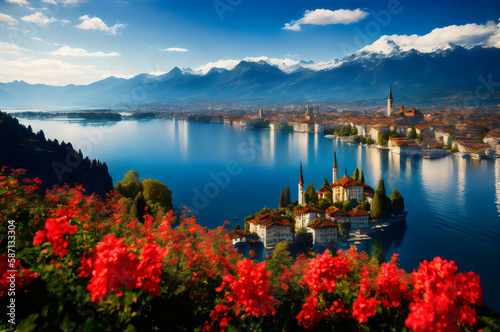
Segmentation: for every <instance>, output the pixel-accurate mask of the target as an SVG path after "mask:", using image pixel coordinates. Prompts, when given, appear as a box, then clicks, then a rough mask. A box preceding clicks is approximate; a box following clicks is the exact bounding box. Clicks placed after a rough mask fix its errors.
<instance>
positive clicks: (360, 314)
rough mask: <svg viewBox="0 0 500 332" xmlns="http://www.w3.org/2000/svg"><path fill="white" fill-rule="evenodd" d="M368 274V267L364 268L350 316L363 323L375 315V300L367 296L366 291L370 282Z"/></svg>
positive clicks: (377, 302)
mask: <svg viewBox="0 0 500 332" xmlns="http://www.w3.org/2000/svg"><path fill="white" fill-rule="evenodd" d="M369 275H370V269H369V268H368V267H365V268H364V271H363V275H362V277H361V280H360V282H359V284H360V287H359V293H358V298H357V299H356V301H354V304H353V305H352V317H353V318H356V319H357V320H358V322H359V323H364V322H367V321H368V317H370V316H372V315H375V314H376V313H377V304H379V303H380V301H377V299H375V298H374V297H370V298H367V297H366V291H367V290H368V291H369V290H370V284H369V281H368V276H369Z"/></svg>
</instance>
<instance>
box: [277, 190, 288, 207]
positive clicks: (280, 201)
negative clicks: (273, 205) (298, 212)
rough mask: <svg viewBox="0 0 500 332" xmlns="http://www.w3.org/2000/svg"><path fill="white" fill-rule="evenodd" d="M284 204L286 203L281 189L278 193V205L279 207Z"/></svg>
mask: <svg viewBox="0 0 500 332" xmlns="http://www.w3.org/2000/svg"><path fill="white" fill-rule="evenodd" d="M284 206H286V204H285V194H284V193H283V190H282V191H281V194H280V199H279V201H278V207H279V208H280V209H281V208H282V207H284Z"/></svg>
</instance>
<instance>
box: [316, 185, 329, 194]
mask: <svg viewBox="0 0 500 332" xmlns="http://www.w3.org/2000/svg"><path fill="white" fill-rule="evenodd" d="M331 192H332V190H331V189H330V188H329V187H325V186H323V188H321V189H320V190H318V194H324V193H331Z"/></svg>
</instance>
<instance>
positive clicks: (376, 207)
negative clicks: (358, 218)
mask: <svg viewBox="0 0 500 332" xmlns="http://www.w3.org/2000/svg"><path fill="white" fill-rule="evenodd" d="M385 201H386V196H385V195H384V193H383V192H382V190H380V189H376V190H375V195H373V201H372V210H371V215H372V216H373V217H374V218H376V219H381V218H383V217H384V216H385V213H384V212H385V211H384V207H385Z"/></svg>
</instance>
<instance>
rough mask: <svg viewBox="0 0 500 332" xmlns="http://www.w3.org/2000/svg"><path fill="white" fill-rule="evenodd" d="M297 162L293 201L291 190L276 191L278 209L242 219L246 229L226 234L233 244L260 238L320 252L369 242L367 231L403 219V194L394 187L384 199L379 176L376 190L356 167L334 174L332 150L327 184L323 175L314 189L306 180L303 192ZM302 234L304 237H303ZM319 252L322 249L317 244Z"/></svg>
mask: <svg viewBox="0 0 500 332" xmlns="http://www.w3.org/2000/svg"><path fill="white" fill-rule="evenodd" d="M304 184H305V182H304V175H303V170H302V163H301V164H300V178H299V184H298V198H299V199H298V201H295V202H293V203H291V199H290V189H289V187H286V188H285V190H284V191H282V192H281V195H280V199H279V202H278V209H275V210H272V211H271V210H270V209H269V208H266V207H264V208H263V209H262V210H261V211H260V212H256V213H255V214H253V215H249V216H247V217H246V218H245V230H244V231H243V230H240V229H237V230H235V231H233V232H231V233H230V238H231V239H232V241H233V244H237V243H241V242H247V239H248V242H255V241H256V240H258V241H260V242H262V244H263V246H264V248H266V249H273V248H274V247H275V246H276V245H277V244H278V243H280V242H292V241H293V242H306V243H309V244H310V245H311V246H313V247H323V248H322V250H324V249H328V248H332V249H336V248H337V247H338V246H339V245H341V246H346V247H348V246H350V245H351V244H359V243H360V241H365V240H371V238H370V236H369V234H370V233H371V232H373V231H377V230H380V229H381V228H382V227H383V226H387V225H389V224H391V223H393V222H396V221H402V220H405V217H406V214H407V212H405V211H404V198H403V196H402V195H401V193H399V192H398V191H397V190H396V189H395V190H394V191H393V192H392V194H391V196H390V197H388V196H387V195H386V191H385V183H384V179H380V180H379V183H378V186H377V188H376V189H373V188H372V187H371V186H369V185H368V184H366V183H365V177H364V173H363V170H359V169H358V168H357V167H356V169H355V170H354V172H353V175H352V177H350V176H348V175H347V168H346V169H345V173H344V176H343V177H341V178H339V168H338V163H337V154H336V152H334V158H333V167H332V182H331V183H328V180H327V179H326V178H325V180H324V182H323V187H321V189H319V190H318V191H316V190H315V188H314V184H312V183H311V184H309V185H308V186H307V188H306V190H305V191H304ZM304 238H305V239H304ZM320 250H321V248H320Z"/></svg>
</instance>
